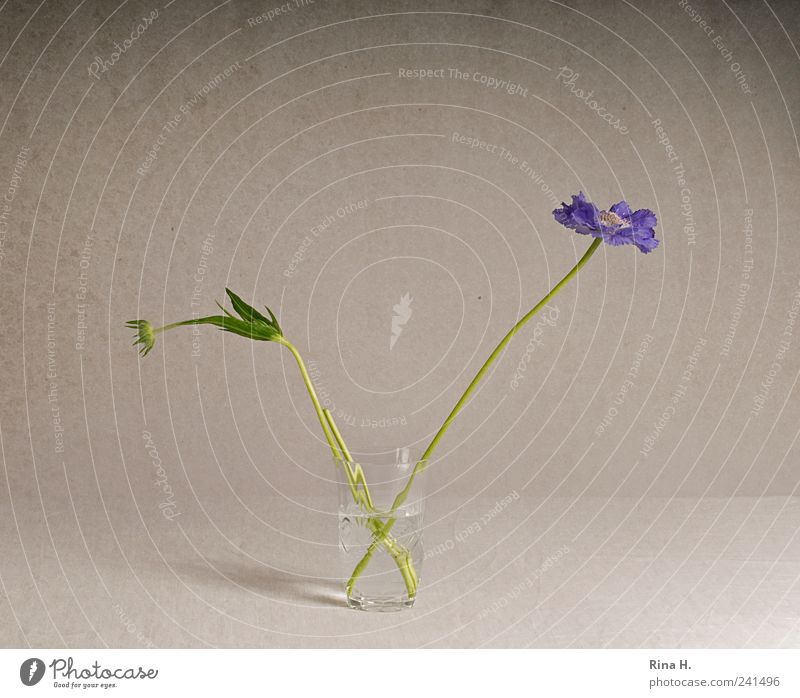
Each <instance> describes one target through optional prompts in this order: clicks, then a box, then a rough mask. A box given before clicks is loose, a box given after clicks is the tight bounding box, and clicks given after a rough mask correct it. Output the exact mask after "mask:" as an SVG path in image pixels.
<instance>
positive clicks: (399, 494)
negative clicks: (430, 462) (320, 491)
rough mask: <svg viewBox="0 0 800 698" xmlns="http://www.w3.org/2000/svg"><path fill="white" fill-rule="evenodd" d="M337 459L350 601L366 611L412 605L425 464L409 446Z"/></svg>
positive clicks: (418, 565)
mask: <svg viewBox="0 0 800 698" xmlns="http://www.w3.org/2000/svg"><path fill="white" fill-rule="evenodd" d="M334 464H335V466H336V482H337V489H338V491H339V549H340V553H341V554H340V559H341V565H342V567H341V572H342V577H343V579H344V580H346V581H345V592H346V594H347V604H348V605H349V606H350V607H351V608H355V609H359V610H363V611H397V610H401V609H403V608H411V606H413V605H414V599H415V598H416V595H417V589H418V587H419V579H420V572H421V565H422V558H423V547H422V525H423V514H424V512H425V497H424V494H425V489H424V484H425V469H424V468H423V467H422V464H420V463H418V462H417V461H415V460H414V459H412V458H411V457H410V453H409V449H407V448H400V449H396V450H395V451H392V452H390V453H389V454H387V455H385V456H378V457H376V456H369V457H368V461H367V462H364V461H361V460H359V461H356V460H355V458H354V459H353V460H347V459H345V458H337V459H334Z"/></svg>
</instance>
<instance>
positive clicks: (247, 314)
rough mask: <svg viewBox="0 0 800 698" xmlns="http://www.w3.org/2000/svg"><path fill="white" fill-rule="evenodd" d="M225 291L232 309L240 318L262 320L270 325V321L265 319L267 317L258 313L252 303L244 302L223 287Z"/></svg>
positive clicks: (250, 320)
mask: <svg viewBox="0 0 800 698" xmlns="http://www.w3.org/2000/svg"><path fill="white" fill-rule="evenodd" d="M225 293H227V294H228V298H230V299H231V305H233V309H234V310H235V311H236V312H237V313H239V316H240V317H241V318H242V320H245V321H247V322H263V323H264V324H265V325H272V322H270V321H269V320H267V318H265V317H264V316H263V315H262V314H261V313H259V312H258V311H257V310H256V309H255V308H254V307H253V306H252V305H248V304H247V303H245V302H244V301H243V300H242V299H241V298H239V296H237V295H236V294H235V293H234V292H233V291H231V290H230V289H229V288H226V289H225ZM271 314H272V313H270V315H271Z"/></svg>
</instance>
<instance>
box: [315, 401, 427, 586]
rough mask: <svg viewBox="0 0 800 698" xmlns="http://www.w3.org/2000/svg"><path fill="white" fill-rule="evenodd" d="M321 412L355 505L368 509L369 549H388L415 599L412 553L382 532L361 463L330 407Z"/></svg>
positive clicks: (416, 579)
mask: <svg viewBox="0 0 800 698" xmlns="http://www.w3.org/2000/svg"><path fill="white" fill-rule="evenodd" d="M322 414H323V415H324V416H325V418H326V419H327V420H328V425H329V426H330V428H331V432H332V433H333V437H334V438H335V439H336V442H337V444H338V445H339V449H340V450H341V452H342V455H343V456H344V459H345V460H343V461H342V463H341V465H342V468H343V469H344V472H345V475H346V477H347V483H348V485H349V487H350V492H351V493H352V495H353V499H354V500H355V502H356V504H358V505H359V506H360V507H361V508H362V509H365V510H366V513H367V526H368V527H369V528H370V529H371V530H372V533H373V540H372V542H371V543H370V548H373V553H374V548H377V547H378V545H383V546H384V547H385V548H386V550H387V551H388V552H389V554H390V555H391V556H392V558H393V559H394V561H395V564H396V565H397V567H398V569H399V570H400V574H401V575H402V576H403V581H404V582H405V585H406V591H407V592H408V597H409V599H411V598H414V596H415V595H416V591H417V585H418V584H419V577H418V576H417V571H416V569H415V568H414V561H413V559H412V557H411V554H410V552H409V551H408V550H407V549H406V548H405V547H404V546H403V545H401V544H400V543H398V542H397V541H396V540H395V539H394V538H392V537H391V536H389V535H388V534H386V533H384V532H383V522H382V521H380V520H379V519H378V518H377V517H375V514H377V513H378V512H377V511H376V510H375V505H374V504H373V502H372V497H371V496H370V493H369V488H368V487H367V480H366V477H365V476H364V470H363V469H362V468H361V465H360V464H359V463H356V464H355V468H353V467H352V463H353V457H352V455H351V454H350V451H349V450H348V448H347V444H345V442H344V438H343V437H342V434H341V432H340V431H339V427H338V426H336V422H335V421H334V419H333V414H331V411H330V410H329V409H323V410H322ZM359 484H360V485H361V487H362V489H361V491H359V489H358V486H359ZM370 557H372V553H370ZM346 591H347V595H348V596H351V595H352V592H353V584H351V583H350V581H348V583H347V586H346Z"/></svg>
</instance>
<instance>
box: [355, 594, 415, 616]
mask: <svg viewBox="0 0 800 698" xmlns="http://www.w3.org/2000/svg"><path fill="white" fill-rule="evenodd" d="M414 598H416V597H414ZM347 605H348V606H349V607H350V608H353V609H355V610H356V611H372V612H373V613H392V612H394V611H402V610H404V609H406V608H411V607H412V606H413V605H414V599H413V598H412V599H409V598H407V597H406V598H396V597H393V598H388V597H383V598H382V597H366V596H361V595H358V594H354V595H353V596H348V597H347Z"/></svg>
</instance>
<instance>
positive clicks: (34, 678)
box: [19, 657, 44, 686]
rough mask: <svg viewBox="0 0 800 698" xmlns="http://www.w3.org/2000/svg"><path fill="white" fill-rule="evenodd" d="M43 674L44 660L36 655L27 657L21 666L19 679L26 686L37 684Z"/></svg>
mask: <svg viewBox="0 0 800 698" xmlns="http://www.w3.org/2000/svg"><path fill="white" fill-rule="evenodd" d="M43 676H44V662H43V661H42V660H41V659H37V658H36V657H31V658H30V659H26V660H25V661H24V662H22V665H21V666H20V668H19V680H20V681H22V683H24V684H25V685H26V686H35V685H36V684H37V683H39V682H40V681H41V680H42V677H43Z"/></svg>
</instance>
